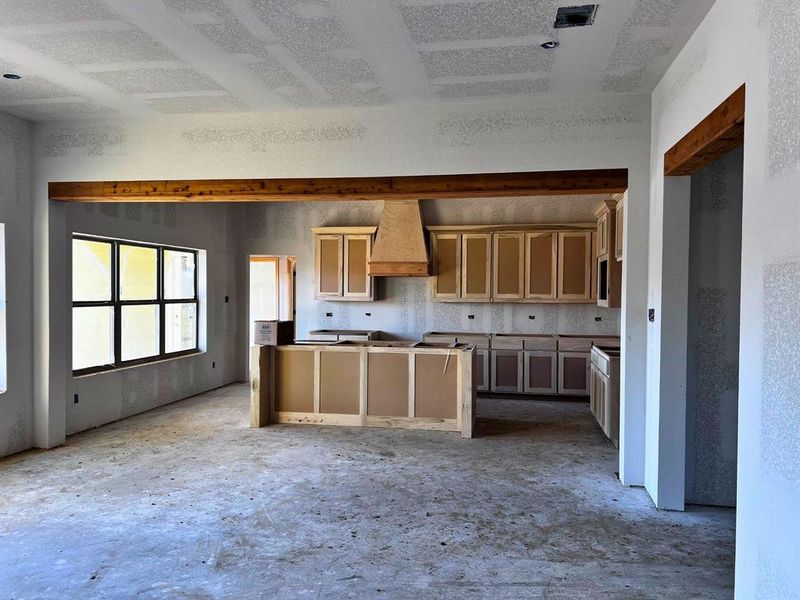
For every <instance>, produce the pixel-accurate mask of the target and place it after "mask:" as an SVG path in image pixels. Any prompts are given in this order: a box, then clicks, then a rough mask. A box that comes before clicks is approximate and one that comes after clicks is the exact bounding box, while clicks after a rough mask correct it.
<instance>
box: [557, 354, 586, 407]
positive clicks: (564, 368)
mask: <svg viewBox="0 0 800 600" xmlns="http://www.w3.org/2000/svg"><path fill="white" fill-rule="evenodd" d="M558 393H559V394H564V395H573V396H588V395H589V353H588V352H559V353H558Z"/></svg>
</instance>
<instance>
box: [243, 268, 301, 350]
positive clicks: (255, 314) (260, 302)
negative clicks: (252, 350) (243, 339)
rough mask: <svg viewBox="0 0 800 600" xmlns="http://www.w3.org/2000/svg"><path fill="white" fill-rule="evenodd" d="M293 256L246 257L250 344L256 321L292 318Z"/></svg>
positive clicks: (290, 319)
mask: <svg viewBox="0 0 800 600" xmlns="http://www.w3.org/2000/svg"><path fill="white" fill-rule="evenodd" d="M296 271H297V266H296V259H295V257H294V256H261V255H258V256H250V257H248V290H249V295H248V298H249V300H248V315H249V317H248V321H247V323H248V329H249V331H248V335H247V340H248V344H249V345H250V346H252V345H253V340H254V334H255V322H256V321H294V320H295V274H296Z"/></svg>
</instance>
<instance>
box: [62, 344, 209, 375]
mask: <svg viewBox="0 0 800 600" xmlns="http://www.w3.org/2000/svg"><path fill="white" fill-rule="evenodd" d="M202 354H206V351H205V350H199V351H198V352H192V353H191V354H182V355H181V356H171V357H169V358H164V359H161V360H154V361H152V362H146V363H141V364H139V365H127V366H125V367H117V368H116V369H108V370H107V371H97V372H96V373H86V374H85V375H74V374H73V376H72V379H86V378H87V377H97V376H98V375H108V374H109V373H119V372H120V371H128V370H130V369H141V368H142V367H152V366H153V365H160V364H163V363H168V362H172V361H175V360H182V359H184V358H194V357H195V356H200V355H202Z"/></svg>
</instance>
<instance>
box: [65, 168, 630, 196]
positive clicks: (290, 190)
mask: <svg viewBox="0 0 800 600" xmlns="http://www.w3.org/2000/svg"><path fill="white" fill-rule="evenodd" d="M627 189H628V171H627V170H626V169H604V170H591V171H588V170H587V171H545V172H531V173H488V174H469V175H418V176H404V177H335V178H320V179H317V178H313V179H195V180H185V181H182V180H176V181H79V182H51V183H50V189H49V194H50V199H51V200H58V201H61V202H296V201H312V200H314V201H319V200H417V199H437V198H493V197H497V198H502V197H513V196H544V195H563V194H576V195H577V194H581V195H584V194H604V193H609V194H617V193H622V192H624V191H625V190H627Z"/></svg>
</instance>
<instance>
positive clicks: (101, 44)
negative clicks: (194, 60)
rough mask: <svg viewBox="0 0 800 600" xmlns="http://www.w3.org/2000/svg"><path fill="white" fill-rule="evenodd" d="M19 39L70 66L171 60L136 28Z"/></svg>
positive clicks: (165, 51)
mask: <svg viewBox="0 0 800 600" xmlns="http://www.w3.org/2000/svg"><path fill="white" fill-rule="evenodd" d="M19 40H20V41H21V42H22V43H23V44H25V45H27V46H30V47H32V48H36V50H37V51H38V52H42V53H44V54H47V55H48V56H51V57H53V58H55V59H56V60H59V61H61V62H65V63H67V64H69V65H77V64H85V63H120V62H135V61H150V60H174V59H175V57H174V56H172V54H170V53H169V52H168V51H167V50H166V49H165V48H163V47H162V46H160V45H159V44H157V43H156V42H155V41H153V40H152V39H151V38H150V37H148V36H147V35H145V34H144V33H142V32H139V31H134V30H131V31H100V30H96V31H91V30H90V31H72V32H61V33H59V34H58V35H44V34H40V35H31V36H25V37H21V38H19Z"/></svg>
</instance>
